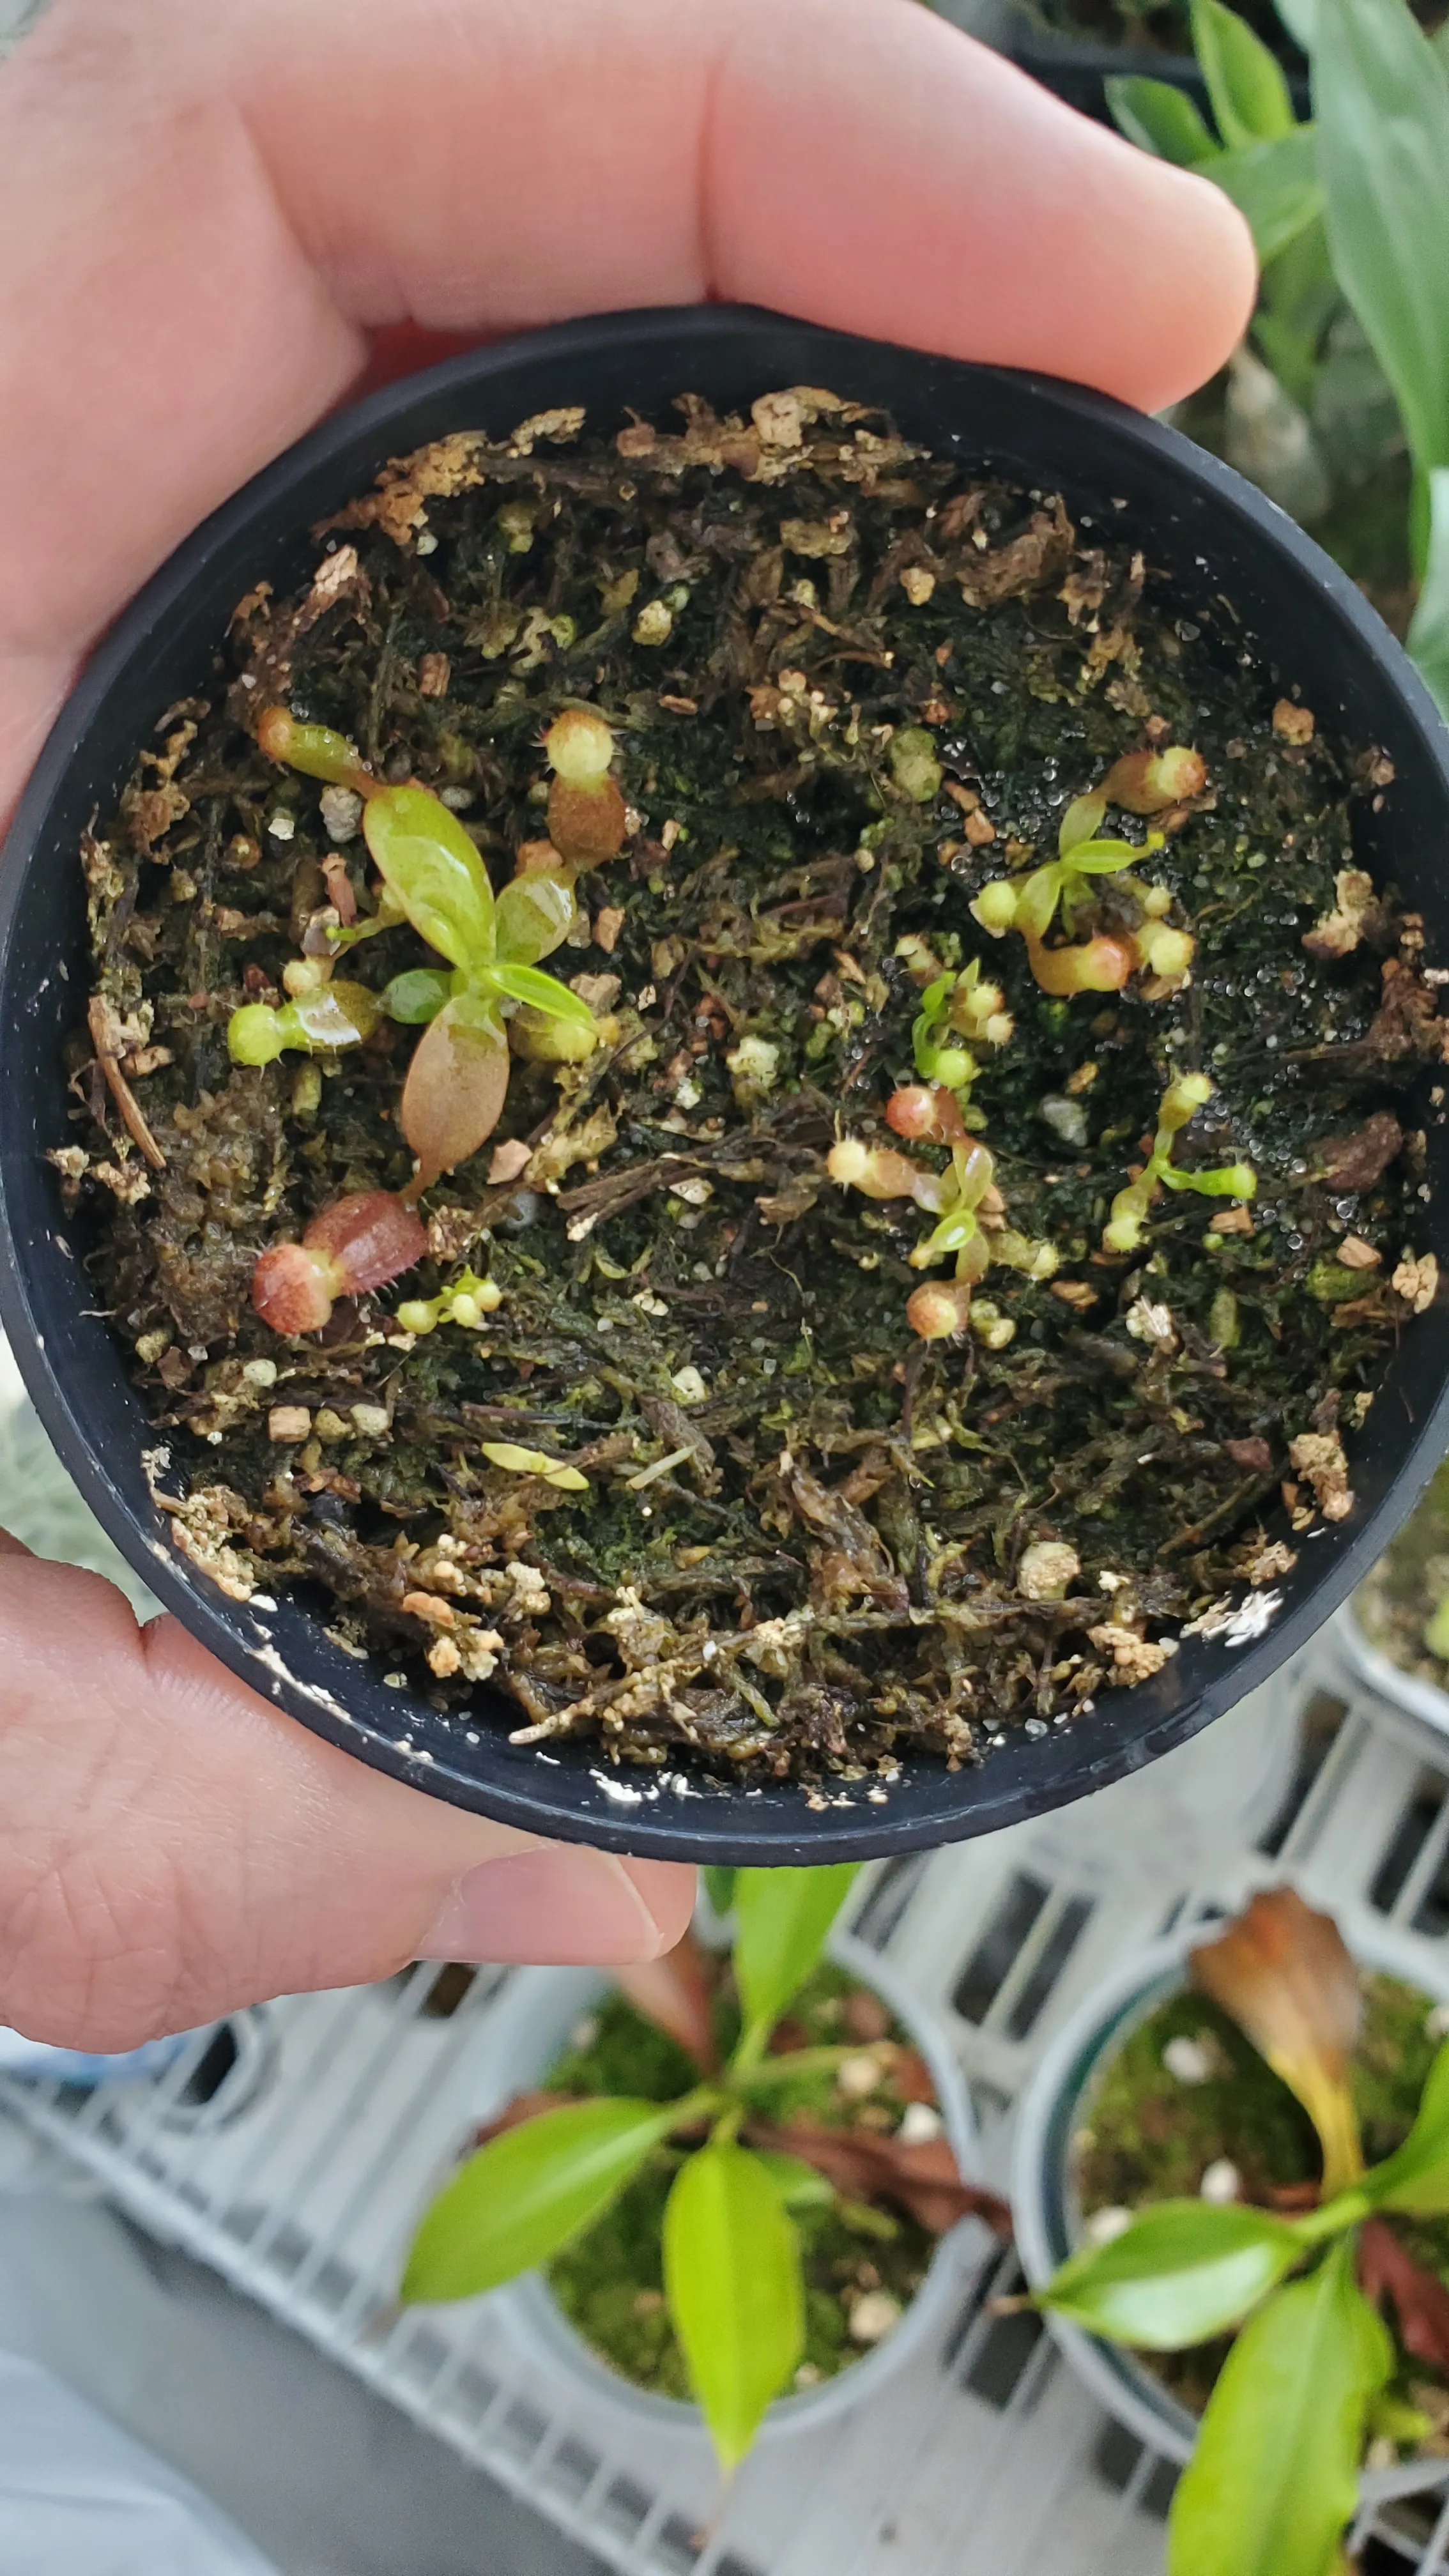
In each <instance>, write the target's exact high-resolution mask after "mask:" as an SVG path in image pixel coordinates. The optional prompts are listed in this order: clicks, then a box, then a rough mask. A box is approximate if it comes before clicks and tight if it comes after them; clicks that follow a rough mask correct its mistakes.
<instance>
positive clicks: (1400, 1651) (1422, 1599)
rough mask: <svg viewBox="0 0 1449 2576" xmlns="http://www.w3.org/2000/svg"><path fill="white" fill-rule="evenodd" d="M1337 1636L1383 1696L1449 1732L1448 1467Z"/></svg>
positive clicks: (1349, 1607) (1348, 1609)
mask: <svg viewBox="0 0 1449 2576" xmlns="http://www.w3.org/2000/svg"><path fill="white" fill-rule="evenodd" d="M1336 1634H1337V1636H1338V1639H1339V1642H1340V1643H1341V1645H1342V1647H1343V1650H1344V1652H1345V1654H1346V1655H1347V1658H1348V1661H1349V1665H1350V1667H1351V1669H1352V1670H1353V1671H1354V1673H1355V1674H1356V1675H1357V1676H1358V1678H1359V1679H1360V1680H1361V1681H1364V1682H1367V1684H1368V1686H1369V1688H1370V1689H1371V1690H1372V1691H1375V1692H1376V1693H1377V1694H1378V1696H1379V1697H1380V1698H1381V1699H1386V1700H1388V1701H1389V1702H1390V1703H1391V1704H1393V1705H1396V1706H1398V1707H1401V1708H1406V1709H1407V1710H1408V1711H1409V1712H1410V1714H1411V1715H1412V1716H1414V1717H1417V1718H1421V1719H1423V1720H1424V1721H1425V1722H1426V1723H1427V1724H1428V1725H1430V1726H1433V1727H1436V1728H1437V1729H1438V1730H1439V1731H1440V1732H1441V1733H1449V1465H1446V1466H1443V1467H1441V1468H1440V1469H1439V1470H1438V1472H1437V1474H1436V1475H1434V1476H1433V1477H1432V1478H1431V1480H1430V1482H1429V1484H1428V1485H1427V1487H1426V1488H1425V1491H1424V1495H1423V1499H1422V1500H1421V1501H1420V1502H1419V1504H1418V1505H1417V1506H1416V1508H1415V1510H1414V1511H1413V1512H1412V1513H1411V1514H1410V1516H1409V1518H1408V1520H1407V1521H1406V1522H1405V1523H1404V1526H1403V1528H1402V1529H1401V1530H1400V1531H1399V1533H1398V1535H1397V1537H1396V1538H1394V1539H1393V1540H1392V1541H1391V1542H1390V1544H1389V1546H1388V1547H1387V1548H1386V1549H1385V1551H1384V1553H1383V1555H1382V1556H1381V1557H1380V1558H1379V1560H1378V1563H1377V1564H1376V1565H1375V1566H1373V1567H1372V1568H1371V1569H1370V1571H1369V1573H1368V1574H1367V1575H1366V1577H1365V1578H1364V1581H1363V1582H1362V1583H1361V1584H1360V1585H1359V1587H1358V1590H1357V1591H1356V1592H1355V1593H1354V1595H1353V1596H1352V1599H1351V1600H1350V1601H1348V1602H1347V1603H1346V1604H1345V1606H1344V1608H1343V1610H1342V1611H1341V1612H1340V1614H1339V1618H1338V1622H1337V1627H1336Z"/></svg>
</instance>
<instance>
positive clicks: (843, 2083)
mask: <svg viewBox="0 0 1449 2576" xmlns="http://www.w3.org/2000/svg"><path fill="white" fill-rule="evenodd" d="M880 2079H881V2067H880V2061H879V2059H878V2058H874V2057H865V2056H861V2057H843V2058H842V2059H841V2061H840V2064H839V2065H838V2066H837V2068H836V2070H835V2089H836V2091H837V2093H843V2094H844V2095H845V2098H846V2100H847V2102H863V2101H864V2100H865V2097H866V2095H867V2093H873V2092H874V2091H875V2088H876V2086H877V2084H879V2082H880Z"/></svg>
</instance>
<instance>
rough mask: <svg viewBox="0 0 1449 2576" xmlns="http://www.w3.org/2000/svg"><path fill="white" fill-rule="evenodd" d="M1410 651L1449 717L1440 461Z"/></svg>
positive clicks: (1441, 1631) (1446, 506) (1446, 476)
mask: <svg viewBox="0 0 1449 2576" xmlns="http://www.w3.org/2000/svg"><path fill="white" fill-rule="evenodd" d="M1409 651H1410V652H1411V653H1412V654H1413V657H1414V660H1415V661H1416V662H1417V664H1418V666H1419V673H1420V676H1421V678H1422V679H1424V680H1426V681H1427V682H1428V685H1429V687H1430V688H1431V689H1432V691H1433V693H1434V696H1435V697H1436V698H1437V700H1438V702H1439V709H1440V712H1441V714H1443V715H1444V716H1446V717H1449V470H1446V468H1445V467H1444V466H1442V465H1436V466H1435V467H1434V468H1433V469H1432V471H1431V473H1430V475H1429V552H1428V559H1427V561H1426V562H1425V565H1424V578H1423V581H1422V582H1421V583H1420V585H1419V604H1418V606H1417V607H1416V609H1415V610H1414V619H1413V624H1412V625H1411V626H1410V628H1409ZM1436 1622H1437V1625H1436ZM1424 1642H1425V1644H1426V1645H1427V1646H1428V1648H1429V1652H1430V1653H1431V1654H1436V1655H1437V1654H1443V1653H1444V1652H1445V1651H1446V1649H1449V1618H1446V1616H1445V1605H1444V1603H1443V1602H1441V1603H1440V1605H1439V1609H1438V1610H1437V1611H1436V1612H1435V1615H1434V1618H1433V1619H1431V1620H1430V1622H1429V1626H1428V1627H1427V1628H1426V1629H1425V1631H1424Z"/></svg>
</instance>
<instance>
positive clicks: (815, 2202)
mask: <svg viewBox="0 0 1449 2576" xmlns="http://www.w3.org/2000/svg"><path fill="white" fill-rule="evenodd" d="M754 2153H755V2155H756V2157H757V2159H758V2161H759V2162H760V2163H761V2164H762V2165H763V2166H764V2168H765V2171H766V2173H767V2174H768V2175H769V2177H770V2180H771V2182H772V2183H773V2184H774V2186H775V2189H776V2191H777V2192H778V2193H779V2195H780V2198H781V2201H782V2202H783V2204H784V2206H785V2208H786V2209H825V2208H828V2206H829V2204H830V2202H831V2201H832V2200H834V2198H835V2185H834V2183H833V2182H829V2181H827V2180H826V2177H825V2175H824V2174H823V2173H822V2172H821V2171H820V2168H819V2166H818V2165H807V2163H806V2162H805V2159H804V2157H803V2156H782V2155H780V2154H778V2153H777V2151H776V2150H775V2149H774V2148H773V2147H757V2148H756V2149H755V2150H754Z"/></svg>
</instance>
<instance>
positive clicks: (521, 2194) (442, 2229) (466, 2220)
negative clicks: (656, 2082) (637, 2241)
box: [399, 2100, 679, 2306]
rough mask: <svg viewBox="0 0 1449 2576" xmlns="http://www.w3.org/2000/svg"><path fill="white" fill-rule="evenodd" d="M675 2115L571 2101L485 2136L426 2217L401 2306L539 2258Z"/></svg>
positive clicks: (625, 2173) (470, 2286)
mask: <svg viewBox="0 0 1449 2576" xmlns="http://www.w3.org/2000/svg"><path fill="white" fill-rule="evenodd" d="M678 2118H679V2105H678V2104H677V2103H670V2104H669V2105H668V2106H667V2107H666V2108H665V2109H663V2110H661V2109H660V2107H659V2104H658V2103H657V2102H630V2101H623V2100H620V2101H598V2102H573V2103H569V2104H567V2105H566V2106H565V2107H564V2108H563V2109H562V2110H559V2111H542V2112H540V2113H539V2116H538V2118H537V2119H536V2120H524V2121H522V2122H520V2124H519V2126H518V2127H517V2128H516V2129H505V2130H504V2131H503V2134H502V2136H501V2137H497V2138H490V2140H489V2142H488V2144H487V2146H486V2147H480V2148H479V2150H478V2153H477V2154H476V2155H475V2156H470V2157H469V2159H468V2161H467V2163H466V2164H465V2165H463V2166H462V2167H461V2168H460V2170H459V2171H458V2172H457V2173H456V2174H454V2176H453V2178H452V2181H451V2182H449V2183H445V2184H444V2186H443V2189H442V2190H441V2191H440V2192H439V2194H438V2196H437V2199H436V2200H435V2201H434V2202H433V2204H432V2206H431V2208H430V2209H429V2210H428V2211H427V2212H426V2213H425V2215H424V2218H423V2220H422V2224H421V2225H420V2227H419V2229H418V2232H417V2234H416V2236H415V2237H414V2238H413V2241H412V2246H411V2248H410V2250H409V2253H408V2259H407V2268H406V2270H405V2272H404V2274H403V2284H402V2289H401V2292H400V2293H399V2295H400V2297H401V2298H402V2300H403V2302H404V2304H405V2305H408V2306H411V2305H412V2304H414V2303H415V2302H416V2301H418V2300H420V2299H471V2298H475V2297H476V2296H477V2294H478V2292H479V2291H480V2290H493V2289H496V2288H497V2286H498V2284H499V2282H500V2281H511V2280H513V2279H514V2278H515V2276H516V2275H517V2274H518V2273H519V2272H528V2271H531V2270H532V2269H533V2267H534V2265H535V2264H536V2263H543V2262H546V2261H547V2259H548V2257H549V2255H550V2254H556V2253H557V2252H558V2249H559V2247H560V2246H561V2245H566V2244H567V2243H568V2241H569V2239H570V2237H573V2236H577V2235H579V2234H580V2233H581V2231H582V2230H583V2229H584V2228H585V2227H588V2226H590V2225H591V2224H592V2222H593V2220H594V2219H596V2218H597V2217H598V2216H599V2215H600V2213H601V2211H603V2210H605V2209H607V2208H608V2205H609V2203H610V2201H611V2200H612V2199H613V2198H614V2196H615V2194H616V2193H617V2192H619V2191H622V2189H623V2187H624V2185H625V2183H626V2182H627V2181H628V2180H629V2177H630V2175H631V2174H633V2173H636V2172H637V2171H638V2169H639V2167H640V2165H642V2163H643V2162H644V2159H645V2157H646V2156H647V2155H649V2154H650V2153H651V2152H652V2150H653V2149H654V2148H655V2147H656V2146H657V2145H658V2144H659V2141H660V2139H661V2138H664V2137H667V2135H668V2133H669V2131H670V2130H671V2129H672V2128H673V2126H674V2124H675V2122H676V2120H677V2119H678Z"/></svg>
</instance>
